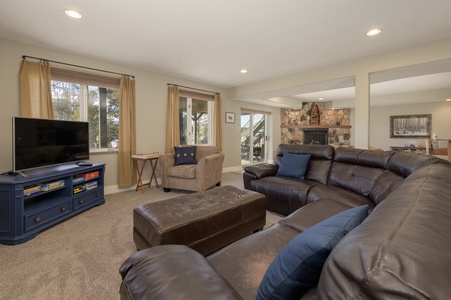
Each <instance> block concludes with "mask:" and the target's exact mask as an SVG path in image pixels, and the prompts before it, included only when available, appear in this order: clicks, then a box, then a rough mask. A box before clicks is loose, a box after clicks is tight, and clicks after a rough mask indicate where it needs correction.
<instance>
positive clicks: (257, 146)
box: [241, 111, 268, 166]
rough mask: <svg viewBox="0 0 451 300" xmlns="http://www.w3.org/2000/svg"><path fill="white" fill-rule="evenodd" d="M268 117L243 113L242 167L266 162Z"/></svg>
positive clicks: (261, 114) (262, 114) (260, 114)
mask: <svg viewBox="0 0 451 300" xmlns="http://www.w3.org/2000/svg"><path fill="white" fill-rule="evenodd" d="M267 127H268V115H266V114H264V113H254V112H247V111H242V112H241V165H242V166H247V165H253V164H258V163H264V162H266V153H267V143H266V141H268V134H267Z"/></svg>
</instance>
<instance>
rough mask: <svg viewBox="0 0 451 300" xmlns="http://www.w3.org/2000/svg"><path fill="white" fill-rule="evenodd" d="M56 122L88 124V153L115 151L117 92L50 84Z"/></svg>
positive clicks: (59, 82) (68, 84)
mask: <svg viewBox="0 0 451 300" xmlns="http://www.w3.org/2000/svg"><path fill="white" fill-rule="evenodd" d="M51 91H52V100H53V110H54V115H55V119H59V120H71V121H88V122H89V141H90V149H104V148H117V147H118V142H119V89H115V88H105V87H98V86H91V85H83V84H78V83H70V82H63V81H56V80H52V81H51Z"/></svg>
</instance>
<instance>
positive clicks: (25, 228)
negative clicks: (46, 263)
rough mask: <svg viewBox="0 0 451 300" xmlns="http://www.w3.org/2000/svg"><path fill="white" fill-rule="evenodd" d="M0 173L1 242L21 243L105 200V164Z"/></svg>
mask: <svg viewBox="0 0 451 300" xmlns="http://www.w3.org/2000/svg"><path fill="white" fill-rule="evenodd" d="M24 173H25V175H26V177H23V176H20V175H0V243H2V244H5V245H17V244H21V243H25V242H27V241H29V240H31V239H32V238H34V237H35V236H36V235H37V234H38V233H39V232H41V231H42V230H44V229H46V228H49V227H51V226H53V225H55V224H57V223H59V222H62V221H64V220H66V219H68V218H70V217H72V216H75V215H77V214H79V213H81V212H83V211H85V210H87V209H89V208H91V207H93V206H96V205H101V204H104V203H105V198H104V173H105V164H101V163H97V164H93V165H92V166H79V165H77V164H64V165H59V166H52V167H46V168H42V169H34V170H29V171H26V172H24Z"/></svg>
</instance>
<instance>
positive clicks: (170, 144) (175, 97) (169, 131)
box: [164, 85, 180, 153]
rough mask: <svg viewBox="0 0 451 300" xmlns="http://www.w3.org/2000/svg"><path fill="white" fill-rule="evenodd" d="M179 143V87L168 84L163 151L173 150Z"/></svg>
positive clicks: (169, 151)
mask: <svg viewBox="0 0 451 300" xmlns="http://www.w3.org/2000/svg"><path fill="white" fill-rule="evenodd" d="M179 144H180V120H179V89H178V87H176V86H173V85H169V86H168V107H167V111H166V145H165V149H164V151H165V153H172V152H174V146H176V145H179Z"/></svg>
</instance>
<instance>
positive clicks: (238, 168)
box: [105, 161, 270, 195]
mask: <svg viewBox="0 0 451 300" xmlns="http://www.w3.org/2000/svg"><path fill="white" fill-rule="evenodd" d="M268 163H270V162H269V161H268ZM228 172H243V167H241V166H234V167H227V168H223V169H222V173H228ZM157 181H158V184H161V178H157ZM146 183H149V180H147V181H144V184H146ZM151 186H156V185H155V182H153V184H152V185H151ZM134 189H136V186H135V185H134V186H130V187H127V188H119V186H118V185H117V184H116V185H109V186H106V187H105V195H108V194H115V193H120V192H125V191H131V190H134Z"/></svg>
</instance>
